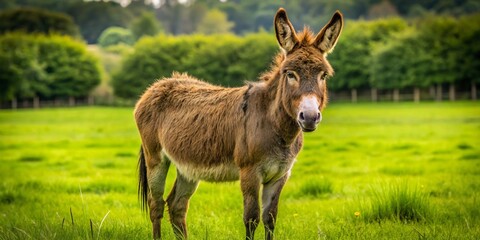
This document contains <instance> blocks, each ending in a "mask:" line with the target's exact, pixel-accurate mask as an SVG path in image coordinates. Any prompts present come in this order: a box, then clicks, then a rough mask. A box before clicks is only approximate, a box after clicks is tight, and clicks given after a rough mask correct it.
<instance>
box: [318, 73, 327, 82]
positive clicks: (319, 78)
mask: <svg viewBox="0 0 480 240" xmlns="http://www.w3.org/2000/svg"><path fill="white" fill-rule="evenodd" d="M327 77H328V74H327V73H322V74H320V75H318V80H320V81H325V80H327Z"/></svg>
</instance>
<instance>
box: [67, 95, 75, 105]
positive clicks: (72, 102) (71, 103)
mask: <svg viewBox="0 0 480 240" xmlns="http://www.w3.org/2000/svg"><path fill="white" fill-rule="evenodd" d="M68 105H69V106H70V107H73V106H75V98H74V97H69V98H68Z"/></svg>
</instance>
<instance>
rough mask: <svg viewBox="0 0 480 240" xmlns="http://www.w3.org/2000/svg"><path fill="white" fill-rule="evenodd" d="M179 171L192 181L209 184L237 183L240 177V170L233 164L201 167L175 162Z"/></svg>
mask: <svg viewBox="0 0 480 240" xmlns="http://www.w3.org/2000/svg"><path fill="white" fill-rule="evenodd" d="M172 162H173V163H174V165H175V167H176V168H177V170H178V171H179V172H180V174H182V175H183V176H184V177H186V178H187V179H190V180H195V181H198V180H203V181H207V182H230V181H237V180H238V179H239V176H240V169H239V168H238V167H237V166H236V165H235V164H234V163H233V162H231V163H225V164H218V165H215V166H201V165H200V166H199V165H193V164H184V163H178V162H175V160H173V159H172Z"/></svg>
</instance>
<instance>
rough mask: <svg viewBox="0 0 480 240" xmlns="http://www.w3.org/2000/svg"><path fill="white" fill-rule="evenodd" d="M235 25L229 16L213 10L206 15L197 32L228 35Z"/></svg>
mask: <svg viewBox="0 0 480 240" xmlns="http://www.w3.org/2000/svg"><path fill="white" fill-rule="evenodd" d="M233 26H234V23H232V22H229V21H228V19H227V15H226V14H225V13H224V12H222V11H220V10H218V9H212V10H210V11H208V12H207V14H205V16H204V17H203V19H202V20H201V21H200V23H199V24H198V27H197V32H198V33H202V34H207V35H208V34H219V33H228V32H230V30H231V29H232V28H233Z"/></svg>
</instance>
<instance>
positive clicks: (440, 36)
mask: <svg viewBox="0 0 480 240" xmlns="http://www.w3.org/2000/svg"><path fill="white" fill-rule="evenodd" d="M479 40H480V14H473V15H466V16H462V17H460V18H453V17H448V16H434V15H431V16H428V17H424V18H420V19H416V20H414V21H412V22H410V23H409V22H407V21H406V20H404V19H402V18H389V19H382V20H375V21H347V22H346V24H345V28H344V32H343V33H342V36H341V37H340V40H339V42H338V44H337V46H336V49H335V51H334V52H333V53H332V54H331V55H329V60H330V63H331V64H332V66H333V67H334V69H335V75H334V77H332V78H331V79H329V81H328V85H329V89H331V90H333V91H337V92H338V91H354V92H356V91H357V90H367V89H374V90H377V89H378V90H393V91H394V94H395V92H396V94H398V91H399V90H401V89H409V90H411V91H412V92H415V95H416V97H419V96H418V94H420V90H421V89H425V88H429V87H435V88H436V89H437V90H438V89H440V92H439V94H440V93H441V92H442V91H441V89H442V87H449V88H457V89H469V88H475V86H476V84H478V81H480V61H478V56H480V45H479V44H477V43H478V42H479ZM276 52H278V46H277V43H276V42H275V36H274V34H273V32H263V33H257V34H250V35H247V36H245V37H239V36H234V35H213V36H203V35H195V36H179V37H175V36H165V35H159V36H156V37H148V38H143V39H141V40H140V42H138V43H137V44H136V45H135V47H134V51H133V53H132V54H130V55H128V56H126V57H125V58H124V60H123V63H122V67H121V68H120V69H121V70H120V71H118V72H117V73H116V74H115V75H114V78H113V87H114V91H115V94H116V95H118V96H120V97H124V98H136V97H138V96H139V95H140V94H141V92H142V91H143V90H144V89H145V88H146V87H147V86H148V85H150V84H151V83H152V82H153V81H155V80H156V79H160V78H162V77H168V76H170V75H171V73H172V71H180V72H188V73H190V74H191V75H193V76H197V77H199V78H201V79H204V80H206V81H209V82H212V83H214V84H218V85H224V86H238V85H241V84H243V83H244V81H245V80H255V79H256V78H257V77H258V76H259V74H261V73H262V72H263V71H265V70H266V69H267V68H268V67H269V65H270V63H271V59H272V57H273V56H274V54H275V53H276Z"/></svg>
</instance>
